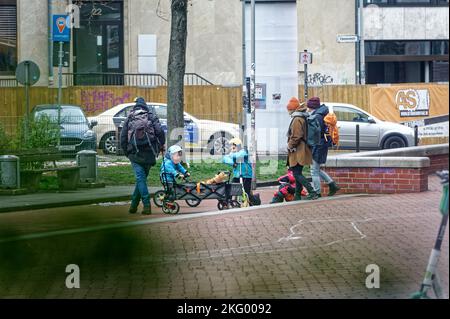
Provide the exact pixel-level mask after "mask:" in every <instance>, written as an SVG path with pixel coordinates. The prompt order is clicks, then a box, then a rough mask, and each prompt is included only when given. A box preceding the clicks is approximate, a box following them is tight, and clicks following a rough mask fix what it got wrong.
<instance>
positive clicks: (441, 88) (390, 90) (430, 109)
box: [370, 84, 449, 123]
mask: <svg viewBox="0 0 450 319" xmlns="http://www.w3.org/2000/svg"><path fill="white" fill-rule="evenodd" d="M370 113H372V114H373V115H374V116H376V117H377V118H379V119H380V120H385V121H390V122H397V123H401V122H407V121H413V120H420V119H424V118H427V117H433V116H439V115H446V114H448V113H449V100H448V85H441V84H429V85H420V84H419V85H417V84H412V85H398V86H397V85H395V86H394V85H393V86H378V87H372V88H370Z"/></svg>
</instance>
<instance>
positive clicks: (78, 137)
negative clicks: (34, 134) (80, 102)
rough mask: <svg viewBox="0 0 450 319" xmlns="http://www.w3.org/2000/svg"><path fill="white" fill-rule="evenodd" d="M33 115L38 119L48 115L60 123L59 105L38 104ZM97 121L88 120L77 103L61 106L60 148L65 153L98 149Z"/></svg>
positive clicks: (53, 120)
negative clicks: (95, 131) (94, 129)
mask: <svg viewBox="0 0 450 319" xmlns="http://www.w3.org/2000/svg"><path fill="white" fill-rule="evenodd" d="M31 114H32V117H33V118H34V119H38V118H39V117H40V116H43V115H46V116H48V117H49V118H50V120H51V121H52V122H54V123H58V106H57V105H38V106H36V107H34V108H33V110H32V112H31ZM96 125H97V123H96V122H95V121H92V122H90V121H88V120H87V118H86V116H85V115H84V113H83V110H82V109H81V107H79V106H77V105H62V106H61V128H60V129H61V143H60V146H59V149H60V151H61V152H63V153H70V154H74V155H75V154H76V153H78V152H79V151H84V150H94V151H95V150H96V145H97V136H96V135H95V133H94V131H92V128H93V127H94V126H96Z"/></svg>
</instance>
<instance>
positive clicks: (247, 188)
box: [233, 178, 255, 205]
mask: <svg viewBox="0 0 450 319" xmlns="http://www.w3.org/2000/svg"><path fill="white" fill-rule="evenodd" d="M242 180H243V182H244V190H245V192H246V193H247V195H248V199H249V200H250V204H251V205H253V204H254V202H255V201H254V198H253V191H252V179H251V178H243V179H242ZM240 182H241V179H240V178H233V183H240Z"/></svg>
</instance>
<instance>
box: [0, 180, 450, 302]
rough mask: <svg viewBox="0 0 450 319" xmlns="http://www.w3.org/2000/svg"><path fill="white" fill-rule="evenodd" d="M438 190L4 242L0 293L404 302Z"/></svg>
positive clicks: (429, 235)
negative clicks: (374, 278) (372, 267)
mask: <svg viewBox="0 0 450 319" xmlns="http://www.w3.org/2000/svg"><path fill="white" fill-rule="evenodd" d="M440 191H441V188H440V185H439V184H438V181H437V179H436V178H434V177H432V178H430V191H428V192H426V193H423V194H419V195H418V194H397V195H386V196H373V197H359V198H347V199H339V200H335V201H324V202H303V203H300V204H298V205H293V206H274V207H271V208H268V209H264V210H255V211H246V212H242V213H236V214H224V215H216V216H209V217H202V218H195V219H186V220H179V221H175V220H174V221H172V222H164V223H155V224H148V225H142V226H136V227H129V228H124V229H117V230H109V231H97V232H91V233H83V234H73V235H67V236H58V237H49V238H43V239H39V240H30V241H19V242H12V243H4V244H0V260H2V263H1V264H0V297H6V298H16V297H26V298H29V297H32V298H36V297H38V298H407V297H408V296H409V294H410V293H412V292H414V291H415V290H417V288H418V287H419V284H420V282H421V280H422V277H423V275H424V270H425V266H426V263H427V261H428V257H429V253H430V250H431V248H432V246H433V243H434V240H435V237H436V235H437V229H438V225H439V220H440V214H439V213H438V211H437V209H438V205H439V199H440V195H441V193H440ZM42 216H43V215H42ZM0 221H2V225H5V223H4V220H1V219H0ZM117 221H118V222H120V221H122V219H119V220H117ZM10 222H11V223H12V221H10ZM90 222H91V223H94V222H95V220H94V219H92V220H90ZM101 222H102V221H101V220H98V221H97V223H98V224H101ZM75 224H76V223H74V225H75ZM80 225H81V224H80ZM39 227H40V231H43V230H44V229H46V227H45V222H43V223H41V224H40V225H39ZM12 228H13V227H11V228H6V227H4V228H0V238H5V237H11V236H15V235H16V234H21V233H23V232H24V231H25V229H23V228H22V229H21V230H20V231H18V232H14V231H12ZM6 229H9V233H6ZM34 230H35V229H34ZM448 250H449V246H448V232H447V235H446V240H445V242H444V247H443V256H442V257H441V262H440V270H441V276H442V277H443V279H444V287H445V291H446V292H447V294H448V277H449V275H448ZM67 264H78V265H79V266H80V269H81V289H78V290H68V289H66V288H65V286H64V282H65V275H66V274H65V273H64V270H65V266H66V265H67ZM369 264H377V265H378V266H379V267H380V269H381V287H380V289H374V290H368V289H367V288H366V287H365V285H364V282H365V278H366V276H367V274H366V273H365V268H366V266H367V265H369Z"/></svg>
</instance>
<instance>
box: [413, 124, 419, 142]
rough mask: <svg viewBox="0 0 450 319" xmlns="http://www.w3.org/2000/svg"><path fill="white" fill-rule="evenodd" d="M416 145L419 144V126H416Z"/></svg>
mask: <svg viewBox="0 0 450 319" xmlns="http://www.w3.org/2000/svg"><path fill="white" fill-rule="evenodd" d="M414 146H419V126H417V125H416V126H414Z"/></svg>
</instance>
